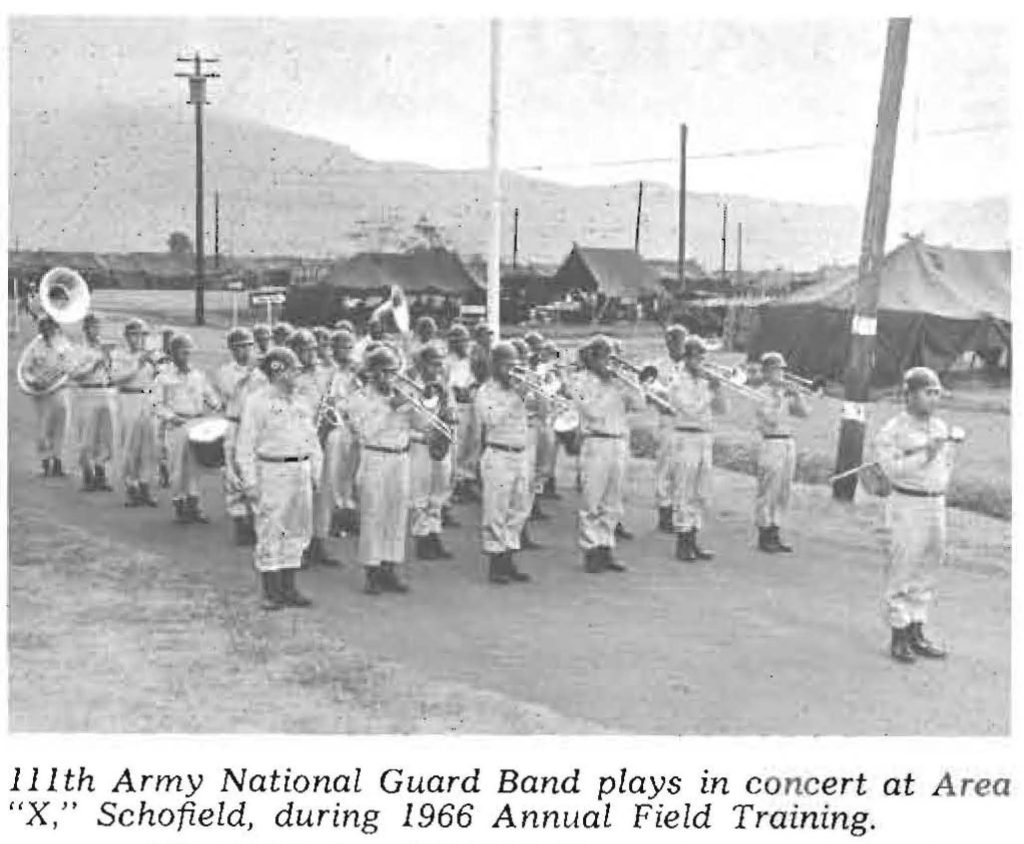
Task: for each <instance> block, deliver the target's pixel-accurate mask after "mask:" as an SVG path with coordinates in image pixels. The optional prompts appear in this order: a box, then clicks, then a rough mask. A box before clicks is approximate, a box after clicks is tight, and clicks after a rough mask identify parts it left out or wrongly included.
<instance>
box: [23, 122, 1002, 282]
mask: <svg viewBox="0 0 1024 844" xmlns="http://www.w3.org/2000/svg"><path fill="white" fill-rule="evenodd" d="M205 128H206V132H205V143H204V149H205V154H206V168H205V174H206V186H207V203H206V225H205V228H206V230H207V241H206V247H207V250H208V251H212V249H213V224H214V221H213V191H214V189H217V190H219V191H220V204H221V248H222V249H223V250H224V251H225V252H229V253H233V254H261V255H262V254H301V255H308V256H311V257H312V256H326V255H342V254H351V253H353V252H355V251H358V250H359V249H367V248H378V249H379V248H393V247H394V246H396V245H397V243H398V242H399V241H400V240H401V238H402V237H403V236H404V235H407V234H409V233H410V232H411V231H412V229H413V226H414V225H415V223H416V222H417V220H419V219H420V218H421V217H422V216H426V217H427V219H428V220H429V221H430V222H431V223H433V224H434V225H436V226H438V227H440V229H441V230H442V231H443V233H444V235H445V237H446V239H447V241H448V242H449V243H450V244H451V245H453V246H454V247H455V248H457V249H459V250H460V251H461V252H463V253H464V254H473V253H482V252H485V251H486V249H487V241H488V222H487V212H488V205H489V201H488V197H489V179H488V176H487V173H486V172H482V171H445V170H437V169H431V168H428V167H424V166H421V165H415V164H406V163H392V162H376V161H371V160H368V159H365V158H362V157H360V156H358V155H356V154H355V153H353V152H352V150H350V149H349V148H347V147H345V146H343V145H340V144H336V143H332V142H330V141H326V140H322V139H318V138H311V137H305V136H302V135H297V134H294V133H291V132H288V131H284V130H281V129H277V128H273V127H270V126H265V125H262V124H258V123H253V122H247V121H242V120H237V119H232V118H227V117H225V116H224V115H223V113H222V112H221V113H219V114H218V113H217V112H216V111H211V112H209V113H208V116H207V122H206V127H205ZM194 131H195V130H194V125H193V123H192V121H191V119H190V117H189V115H188V114H187V113H183V112H182V111H181V110H180V108H179V107H177V106H175V107H174V108H169V109H165V110H161V109H130V108H127V107H120V106H112V107H110V108H107V109H104V110H101V111H99V110H90V111H79V112H61V113H52V112H51V113H46V112H43V113H41V114H40V113H33V114H31V115H29V114H22V113H18V112H12V114H11V146H10V150H11V151H10V155H11V179H10V206H11V207H10V220H11V222H10V234H11V239H12V241H13V239H14V237H15V236H17V237H18V238H19V240H20V242H21V244H22V248H51V249H77V250H96V251H121V250H162V249H163V248H165V245H166V240H167V236H168V235H169V234H170V232H172V231H174V230H182V231H185V232H188V233H189V234H191V233H192V231H193V228H194V216H193V215H194V209H193V196H194V193H193V192H194V157H193V156H194V137H195V135H194ZM503 185H504V189H505V192H506V208H507V209H508V217H507V219H506V224H505V225H504V232H505V234H504V239H505V244H504V250H503V251H504V254H505V255H506V256H509V255H510V254H511V251H512V223H511V209H512V208H513V207H518V208H519V209H520V229H519V245H520V258H521V259H522V260H524V261H527V260H534V261H538V262H556V261H558V260H560V259H561V258H562V257H563V256H564V255H565V254H566V253H567V252H568V251H569V249H570V247H571V244H572V242H573V241H579V242H581V243H586V244H588V245H593V246H620V247H631V246H632V245H633V227H634V224H635V215H636V185H635V184H624V185H616V186H612V187H604V186H602V187H569V186H565V185H560V184H556V183H553V182H546V181H542V180H539V179H530V178H526V177H524V176H521V175H518V174H514V173H506V174H504V175H503ZM721 199H722V198H721V197H718V196H717V195H706V194H691V195H690V196H689V197H688V200H687V226H688V231H687V243H688V254H689V255H690V256H691V257H693V258H696V259H697V260H698V261H700V262H701V263H703V264H705V266H709V267H710V268H717V266H718V265H719V262H720V256H721V226H722V222H721V208H720V206H719V204H718V203H719V202H720V200H721ZM724 199H725V200H726V201H727V202H728V204H729V242H728V264H729V266H730V267H732V266H734V264H735V242H734V240H735V233H736V228H735V223H736V222H737V221H742V222H743V226H744V242H743V256H742V257H743V266H744V268H745V269H758V268H763V267H776V266H784V267H788V268H793V269H810V268H814V267H816V266H818V265H819V264H823V263H833V262H841V263H845V262H849V261H853V260H855V259H856V255H857V249H858V244H859V238H860V225H861V212H860V211H859V210H858V209H856V208H853V207H845V206H816V205H809V204H799V203H791V202H773V201H770V200H766V199H757V198H752V197H744V196H727V197H724ZM676 208H677V199H676V191H675V190H673V189H672V188H671V187H669V186H666V185H659V184H645V189H644V225H643V230H642V240H641V251H642V252H643V253H644V254H645V255H646V256H648V257H653V258H671V257H672V256H674V255H675V252H676V215H677V211H676ZM1008 216H1009V211H1008V206H1007V201H1006V200H1005V199H1004V198H991V199H985V200H982V201H979V202H974V203H940V204H935V205H923V206H912V207H909V208H897V209H895V211H894V214H893V221H892V224H891V225H890V232H891V234H892V240H893V241H896V240H897V239H898V236H899V233H900V232H902V231H913V232H919V231H922V230H923V231H924V232H925V234H926V237H927V238H928V239H929V240H932V241H936V242H940V243H943V242H947V241H948V242H951V243H956V244H958V245H961V246H979V247H980V246H988V247H999V246H1002V245H1004V243H1006V241H1007V240H1008V236H1009V235H1008V231H1009V229H1008Z"/></svg>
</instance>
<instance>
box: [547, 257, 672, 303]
mask: <svg viewBox="0 0 1024 844" xmlns="http://www.w3.org/2000/svg"><path fill="white" fill-rule="evenodd" d="M548 284H549V286H550V288H551V290H552V291H553V292H554V293H555V296H556V298H557V297H561V296H563V295H565V294H566V293H570V292H572V291H574V290H582V291H584V292H586V293H597V294H599V295H602V296H605V297H606V298H609V299H632V300H637V299H640V298H643V297H648V296H657V295H658V294H660V293H661V291H662V287H661V282H660V281H659V280H658V276H657V274H656V273H655V271H654V270H653V269H651V267H650V265H648V264H647V262H646V261H644V259H643V258H641V257H640V256H639V255H638V254H637V253H636V252H634V251H633V250H632V249H604V248H598V247H593V246H580V245H579V244H578V243H574V244H573V246H572V251H570V252H569V254H568V256H566V259H565V260H564V261H563V262H562V265H561V266H560V267H559V268H558V272H556V273H555V275H554V276H553V277H552V278H551V281H550V282H549V283H548Z"/></svg>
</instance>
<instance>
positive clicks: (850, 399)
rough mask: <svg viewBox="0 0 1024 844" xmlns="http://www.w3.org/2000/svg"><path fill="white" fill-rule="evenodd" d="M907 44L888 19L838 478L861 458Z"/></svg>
mask: <svg viewBox="0 0 1024 844" xmlns="http://www.w3.org/2000/svg"><path fill="white" fill-rule="evenodd" d="M909 42H910V18H890V19H889V31H888V35H887V37H886V43H885V64H884V66H883V69H882V87H881V92H880V94H879V97H878V119H877V121H876V122H875V146H874V151H873V152H872V156H871V177H870V181H869V183H868V200H867V206H866V207H865V210H864V231H863V234H862V236H861V244H860V265H859V267H858V279H857V293H856V300H855V302H854V313H853V322H852V325H851V327H850V352H849V357H848V358H847V362H846V376H845V379H844V386H845V401H844V403H843V413H842V421H841V423H840V428H839V450H838V453H837V455H836V473H837V474H838V473H840V472H845V471H847V470H849V469H852V468H854V467H855V466H858V465H859V464H860V463H861V461H862V459H863V455H864V427H865V424H866V416H867V413H866V409H867V401H868V390H869V388H870V386H871V373H872V370H873V368H874V354H875V334H876V326H877V315H878V299H879V294H880V292H881V277H880V275H879V273H880V270H881V266H882V260H883V259H884V257H885V233H886V226H887V225H888V222H889V200H890V195H891V193H892V173H893V167H894V165H895V159H896V134H897V130H898V128H899V120H900V101H901V99H902V97H903V77H904V73H905V71H906V67H907V49H908V45H909ZM856 489H857V476H856V474H854V475H851V476H850V477H848V478H844V479H843V480H841V481H838V482H836V483H835V484H833V485H832V493H833V496H834V497H835V498H836V499H838V500H840V501H852V500H853V496H854V493H855V491H856Z"/></svg>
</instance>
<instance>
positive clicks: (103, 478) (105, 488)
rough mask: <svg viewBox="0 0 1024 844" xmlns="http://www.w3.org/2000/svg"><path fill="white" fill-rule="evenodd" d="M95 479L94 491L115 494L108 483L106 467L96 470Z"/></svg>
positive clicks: (99, 467)
mask: <svg viewBox="0 0 1024 844" xmlns="http://www.w3.org/2000/svg"><path fill="white" fill-rule="evenodd" d="M93 478H94V481H95V486H94V489H96V490H97V492H113V491H114V488H113V487H112V486H111V485H110V484H109V483H107V469H106V467H105V466H97V467H96V468H95V470H94V474H93Z"/></svg>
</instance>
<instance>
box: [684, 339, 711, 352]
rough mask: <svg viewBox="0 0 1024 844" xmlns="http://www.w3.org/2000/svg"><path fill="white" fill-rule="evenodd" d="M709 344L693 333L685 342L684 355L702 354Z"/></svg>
mask: <svg viewBox="0 0 1024 844" xmlns="http://www.w3.org/2000/svg"><path fill="white" fill-rule="evenodd" d="M707 350H708V347H707V344H705V342H704V341H703V340H701V338H700V337H697V336H696V335H692V336H690V337H687V338H686V342H685V343H684V344H683V356H684V357H693V356H695V355H702V354H704V353H705V352H707Z"/></svg>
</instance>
